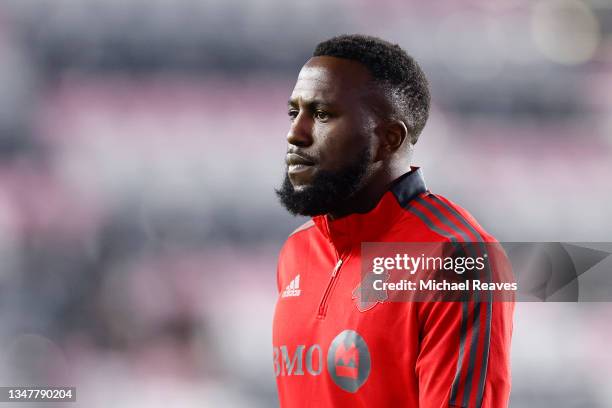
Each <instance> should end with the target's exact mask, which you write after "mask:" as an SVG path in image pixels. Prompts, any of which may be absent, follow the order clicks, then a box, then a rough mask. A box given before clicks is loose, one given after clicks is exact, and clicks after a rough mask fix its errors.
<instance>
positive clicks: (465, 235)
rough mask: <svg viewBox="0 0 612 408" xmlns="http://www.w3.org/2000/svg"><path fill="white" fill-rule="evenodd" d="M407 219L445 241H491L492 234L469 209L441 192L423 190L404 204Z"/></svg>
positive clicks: (493, 239)
mask: <svg viewBox="0 0 612 408" xmlns="http://www.w3.org/2000/svg"><path fill="white" fill-rule="evenodd" d="M403 211H404V215H405V216H404V217H403V218H404V219H407V218H411V219H415V218H416V219H417V220H418V221H417V223H419V224H420V226H421V228H422V229H423V230H425V231H428V232H429V233H430V234H433V235H435V236H437V237H438V239H440V240H444V241H460V242H491V241H495V238H494V237H493V236H491V235H490V234H489V233H488V232H487V231H486V230H485V229H484V228H483V227H482V226H481V225H480V224H479V223H478V221H476V219H475V218H474V217H473V216H472V214H470V213H469V212H468V211H467V210H466V209H464V208H463V207H461V206H459V205H458V204H456V203H454V202H452V201H451V200H449V199H448V198H446V197H443V196H441V195H439V194H433V193H431V192H429V191H427V192H425V193H422V194H420V195H418V196H417V197H415V198H414V199H413V200H411V201H410V202H409V203H407V204H406V205H405V206H404V207H403Z"/></svg>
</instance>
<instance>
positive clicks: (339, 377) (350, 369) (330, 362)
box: [327, 330, 372, 392]
mask: <svg viewBox="0 0 612 408" xmlns="http://www.w3.org/2000/svg"><path fill="white" fill-rule="evenodd" d="M371 364H372V363H371V361H370V351H369V350H368V345H367V344H366V342H365V340H364V339H363V337H361V336H360V335H359V333H357V332H356V331H355V330H345V331H343V332H342V333H340V334H339V335H337V336H336V338H335V339H334V340H333V341H332V342H331V344H330V346H329V350H328V351H327V371H328V372H329V375H330V376H331V378H332V380H334V382H335V383H336V385H337V386H338V387H340V388H342V389H343V390H344V391H348V392H357V390H358V389H359V388H360V387H361V386H362V385H363V384H364V383H365V382H366V380H367V379H368V375H370V368H371Z"/></svg>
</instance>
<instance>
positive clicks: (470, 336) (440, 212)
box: [405, 194, 493, 407]
mask: <svg viewBox="0 0 612 408" xmlns="http://www.w3.org/2000/svg"><path fill="white" fill-rule="evenodd" d="M405 208H406V209H407V210H408V211H410V212H411V213H413V214H414V215H415V216H417V217H418V218H419V219H420V220H421V221H423V222H424V223H425V225H427V227H428V228H430V229H431V230H432V231H434V232H436V233H437V234H439V235H441V236H443V237H445V238H447V239H448V240H449V241H450V242H452V243H477V244H468V245H467V248H468V251H469V252H470V256H478V253H479V254H481V255H484V254H486V246H485V243H484V240H483V238H482V236H481V235H480V233H479V232H478V231H477V230H476V228H474V226H473V225H472V224H471V223H470V222H468V220H466V219H465V217H463V216H462V215H461V214H460V213H459V212H458V211H457V210H456V209H455V208H453V207H452V206H451V205H450V204H449V203H447V202H445V201H443V200H441V199H440V198H438V197H437V196H435V195H433V194H428V195H420V196H418V197H416V198H415V199H414V200H412V201H411V202H410V203H409V204H408V205H406V206H405ZM485 266H486V269H485V279H487V281H490V279H491V276H490V273H491V271H490V269H489V262H488V259H487V260H486V261H485ZM475 295H476V297H475V300H474V301H473V302H467V301H463V302H461V303H462V305H461V324H460V329H459V355H458V358H457V368H456V372H455V377H454V379H453V382H452V385H451V390H450V397H449V404H450V405H453V406H457V407H468V406H472V405H471V404H470V402H471V401H472V395H473V394H474V393H475V395H474V399H473V401H474V402H475V405H474V406H476V407H480V406H481V404H482V399H483V394H484V384H485V381H486V372H487V365H488V360H489V345H490V344H489V343H490V338H491V317H492V306H493V305H492V294H491V293H490V292H489V291H487V293H485V294H484V297H485V299H480V298H479V297H478V292H476V293H475ZM470 306H473V308H471V307H470ZM483 317H484V319H483ZM483 320H484V321H483ZM479 350H480V351H481V353H478V351H479ZM466 353H467V355H466ZM462 385H463V387H462Z"/></svg>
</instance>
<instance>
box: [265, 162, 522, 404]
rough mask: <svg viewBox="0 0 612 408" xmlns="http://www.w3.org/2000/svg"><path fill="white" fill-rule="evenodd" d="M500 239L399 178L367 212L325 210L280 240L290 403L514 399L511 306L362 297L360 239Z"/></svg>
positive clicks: (419, 183)
mask: <svg viewBox="0 0 612 408" xmlns="http://www.w3.org/2000/svg"><path fill="white" fill-rule="evenodd" d="M448 241H466V242H467V241H469V242H477V241H478V242H494V238H493V237H492V236H490V235H489V234H487V233H486V232H485V231H484V230H483V229H482V227H480V226H479V225H478V223H477V222H476V221H475V220H474V218H472V216H470V215H469V214H468V213H467V212H466V211H465V210H463V209H461V208H459V207H458V206H457V205H455V204H453V203H451V202H450V201H449V200H447V199H445V198H443V197H440V196H438V195H434V194H432V193H430V192H428V191H427V189H426V187H425V182H424V180H423V178H422V175H421V171H420V170H418V169H414V168H413V170H412V171H411V172H409V173H406V174H405V175H404V176H402V177H400V178H399V179H398V180H397V181H396V182H395V183H394V184H393V186H392V187H391V189H390V190H389V191H388V192H387V193H386V194H385V195H384V196H383V197H382V199H381V200H380V202H379V203H378V204H377V206H376V207H375V208H374V209H373V210H372V211H370V212H368V213H366V214H352V215H349V216H347V217H343V218H340V219H337V220H333V221H330V220H329V218H328V217H327V216H316V217H314V218H313V219H312V220H311V221H309V222H307V223H306V224H304V225H303V226H302V227H300V228H298V229H297V230H296V231H295V232H293V233H292V234H291V236H290V237H289V238H288V239H287V242H286V243H285V245H284V246H283V248H282V250H281V253H280V257H279V262H278V271H277V280H278V282H277V283H278V291H279V297H278V301H277V304H276V311H275V316H274V328H273V361H274V372H275V375H276V381H277V387H278V394H279V399H280V404H281V407H286V408H290V407H313V408H320V407H421V408H423V407H432V408H433V407H436V408H439V407H481V406H482V407H506V406H507V405H508V398H509V394H510V339H511V334H512V315H513V310H514V304H513V303H512V302H384V301H383V302H374V303H372V304H363V303H360V299H359V296H357V294H356V288H358V287H359V285H360V283H361V282H360V281H361V266H360V248H361V243H362V242H448Z"/></svg>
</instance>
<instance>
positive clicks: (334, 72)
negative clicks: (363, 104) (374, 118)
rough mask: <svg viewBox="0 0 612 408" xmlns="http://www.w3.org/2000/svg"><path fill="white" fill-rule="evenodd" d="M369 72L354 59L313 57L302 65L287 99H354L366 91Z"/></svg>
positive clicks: (331, 100) (369, 77) (293, 100)
mask: <svg viewBox="0 0 612 408" xmlns="http://www.w3.org/2000/svg"><path fill="white" fill-rule="evenodd" d="M370 83H371V75H370V72H369V71H368V69H367V68H366V67H365V66H364V65H363V64H361V63H359V62H357V61H352V60H348V59H344V58H336V57H327V56H324V57H313V58H311V59H310V60H308V62H306V64H305V65H304V66H303V67H302V69H301V71H300V74H299V75H298V79H297V81H296V83H295V87H294V88H293V93H292V94H291V101H292V102H298V101H299V100H303V101H304V102H308V101H311V100H323V101H328V102H341V101H355V102H356V101H357V100H358V99H359V97H360V96H362V95H363V94H364V93H365V92H367V91H368V89H369V85H370Z"/></svg>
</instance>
